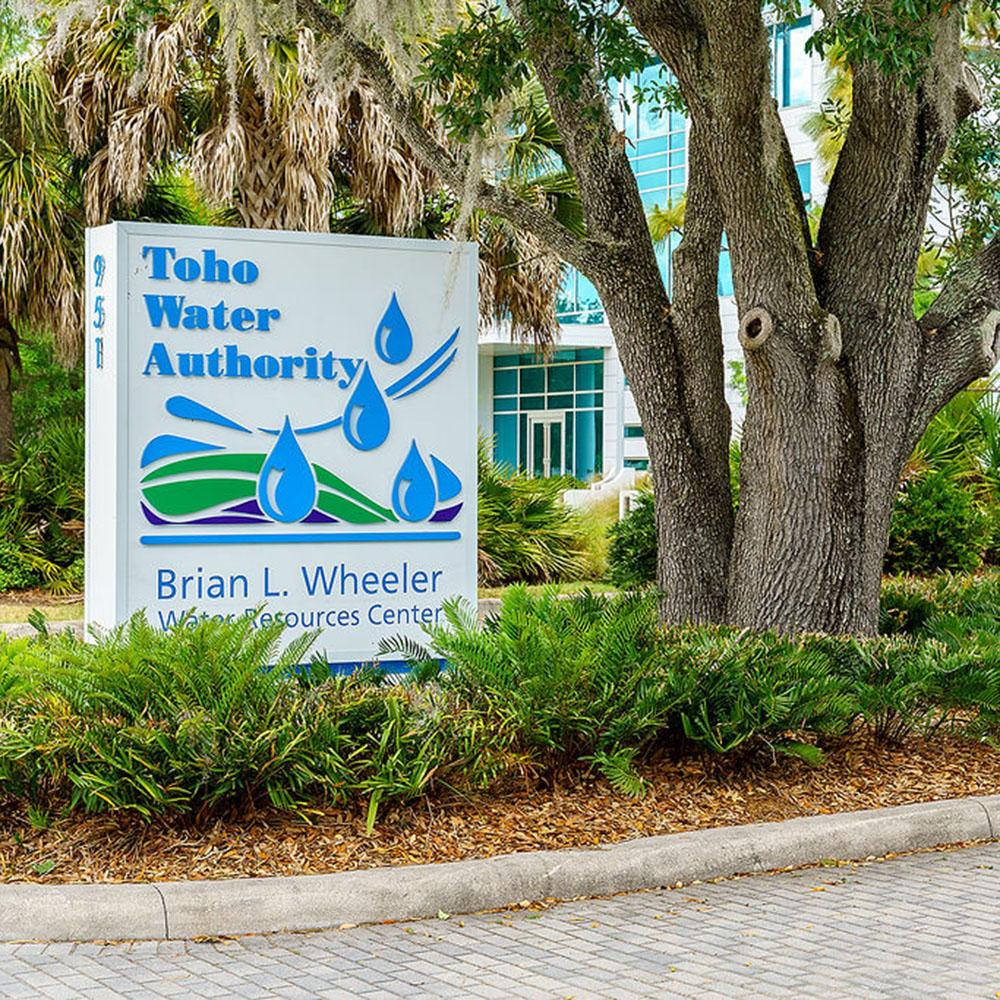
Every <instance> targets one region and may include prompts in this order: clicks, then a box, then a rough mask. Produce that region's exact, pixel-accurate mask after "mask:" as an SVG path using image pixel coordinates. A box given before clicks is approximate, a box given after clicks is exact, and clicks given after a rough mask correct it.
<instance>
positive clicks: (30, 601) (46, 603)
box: [0, 590, 83, 625]
mask: <svg viewBox="0 0 1000 1000" xmlns="http://www.w3.org/2000/svg"><path fill="white" fill-rule="evenodd" d="M34 608H38V610H39V611H41V612H42V614H44V615H45V617H46V618H47V619H48V620H49V621H50V622H71V621H77V620H79V619H81V618H83V598H82V597H81V596H80V595H79V594H71V595H69V596H67V597H53V596H52V595H51V594H45V593H41V592H39V591H34V590H29V591H24V592H23V593H21V592H13V593H7V594H0V625H16V624H19V623H21V622H26V621H27V620H28V614H29V612H31V611H32V610H33V609H34Z"/></svg>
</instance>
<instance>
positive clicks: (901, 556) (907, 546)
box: [885, 469, 992, 573]
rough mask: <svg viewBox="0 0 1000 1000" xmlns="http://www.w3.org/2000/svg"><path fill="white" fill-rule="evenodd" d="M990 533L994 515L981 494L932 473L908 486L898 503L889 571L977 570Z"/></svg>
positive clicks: (941, 473) (888, 551)
mask: <svg viewBox="0 0 1000 1000" xmlns="http://www.w3.org/2000/svg"><path fill="white" fill-rule="evenodd" d="M991 532H992V524H991V520H990V517H989V515H987V514H986V513H985V512H984V511H983V509H982V507H981V506H980V503H979V501H978V500H977V498H976V495H975V494H974V493H973V492H972V491H971V490H970V489H968V488H967V487H966V486H964V485H963V484H962V482H961V481H960V480H959V479H957V478H956V477H954V476H952V475H950V474H949V473H948V472H946V471H942V470H937V469H932V470H930V471H928V472H926V473H924V474H922V475H919V476H917V477H915V478H913V479H911V480H910V481H909V482H907V483H906V484H905V486H904V487H903V489H902V490H901V491H900V493H899V496H898V497H897V499H896V506H895V509H894V511H893V514H892V523H891V526H890V529H889V544H888V547H887V549H886V555H885V566H886V570H887V572H906V573H932V572H935V571H938V570H973V569H976V568H977V567H978V566H980V565H981V564H982V561H983V553H984V551H985V550H986V547H987V545H988V544H989V542H990V537H991Z"/></svg>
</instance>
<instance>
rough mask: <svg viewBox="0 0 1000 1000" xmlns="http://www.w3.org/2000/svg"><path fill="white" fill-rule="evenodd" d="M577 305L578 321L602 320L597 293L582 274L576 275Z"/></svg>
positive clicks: (602, 311) (602, 313) (598, 321)
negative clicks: (578, 311)
mask: <svg viewBox="0 0 1000 1000" xmlns="http://www.w3.org/2000/svg"><path fill="white" fill-rule="evenodd" d="M576 288H577V292H576V294H577V307H578V308H579V310H580V314H581V316H580V322H582V323H594V322H596V323H600V322H603V320H604V310H603V309H602V308H601V300H600V298H599V297H598V295H597V289H596V288H594V286H593V284H591V282H590V280H589V279H587V278H585V277H584V276H583V275H582V274H581V275H579V276H578V277H577V284H576Z"/></svg>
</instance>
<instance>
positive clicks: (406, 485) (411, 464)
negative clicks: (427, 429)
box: [392, 441, 437, 521]
mask: <svg viewBox="0 0 1000 1000" xmlns="http://www.w3.org/2000/svg"><path fill="white" fill-rule="evenodd" d="M436 501H437V496H436V494H435V491H434V480H433V479H432V478H431V474H430V472H429V471H428V469H427V465H426V464H425V462H424V460H423V459H422V458H421V457H420V451H419V450H418V449H417V442H416V441H414V442H413V443H412V444H411V445H410V450H409V451H408V452H407V453H406V458H404V459H403V464H402V465H401V466H400V467H399V472H397V473H396V480H395V482H394V483H393V484H392V509H393V510H394V511H395V512H396V513H397V514H398V515H399V516H400V517H401V518H402V519H403V520H404V521H426V520H427V518H428V517H430V515H431V513H432V512H433V510H434V504H435V503H436Z"/></svg>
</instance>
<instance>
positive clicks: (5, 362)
mask: <svg viewBox="0 0 1000 1000" xmlns="http://www.w3.org/2000/svg"><path fill="white" fill-rule="evenodd" d="M17 365H18V356H17V341H16V339H15V336H14V332H13V330H11V329H9V328H8V327H0V462H7V461H9V460H10V459H11V458H12V457H13V451H14V394H13V377H14V369H15V368H16V367H17Z"/></svg>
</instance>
